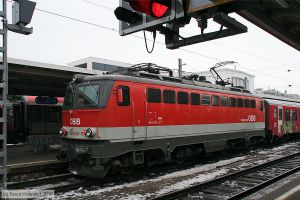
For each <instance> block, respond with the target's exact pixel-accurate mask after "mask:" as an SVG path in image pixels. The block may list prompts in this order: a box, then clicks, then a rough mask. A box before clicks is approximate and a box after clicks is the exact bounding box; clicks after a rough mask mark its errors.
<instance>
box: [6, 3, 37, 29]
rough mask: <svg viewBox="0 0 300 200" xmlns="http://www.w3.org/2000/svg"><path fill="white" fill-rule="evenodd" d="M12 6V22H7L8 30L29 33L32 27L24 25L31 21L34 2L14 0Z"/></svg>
mask: <svg viewBox="0 0 300 200" xmlns="http://www.w3.org/2000/svg"><path fill="white" fill-rule="evenodd" d="M14 1H15V2H14V4H13V6H12V24H7V28H8V29H9V30H10V31H13V32H16V33H21V34H25V35H29V34H31V33H32V30H33V29H32V28H27V27H26V26H27V25H28V24H29V23H30V22H31V19H32V16H33V12H34V9H35V6H36V2H33V1H28V0H14Z"/></svg>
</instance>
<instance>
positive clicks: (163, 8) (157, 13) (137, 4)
mask: <svg viewBox="0 0 300 200" xmlns="http://www.w3.org/2000/svg"><path fill="white" fill-rule="evenodd" d="M129 4H130V6H131V7H132V8H133V9H134V10H136V11H138V12H141V13H145V14H147V15H150V16H152V17H156V18H160V17H162V16H164V14H166V12H167V11H168V9H169V6H168V4H171V3H170V1H167V0H165V1H163V3H161V1H159V0H131V1H129Z"/></svg>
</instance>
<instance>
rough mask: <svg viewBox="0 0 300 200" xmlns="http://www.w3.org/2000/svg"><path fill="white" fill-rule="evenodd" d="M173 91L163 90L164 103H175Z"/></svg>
mask: <svg viewBox="0 0 300 200" xmlns="http://www.w3.org/2000/svg"><path fill="white" fill-rule="evenodd" d="M175 102H176V100H175V91H172V90H164V103H175Z"/></svg>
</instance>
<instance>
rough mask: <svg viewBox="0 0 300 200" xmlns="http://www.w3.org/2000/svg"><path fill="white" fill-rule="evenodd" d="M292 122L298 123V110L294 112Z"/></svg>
mask: <svg viewBox="0 0 300 200" xmlns="http://www.w3.org/2000/svg"><path fill="white" fill-rule="evenodd" d="M292 120H293V121H297V111H296V110H293V111H292Z"/></svg>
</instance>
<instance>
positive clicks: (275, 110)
mask: <svg viewBox="0 0 300 200" xmlns="http://www.w3.org/2000/svg"><path fill="white" fill-rule="evenodd" d="M273 113H274V118H277V108H274V111H273Z"/></svg>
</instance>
